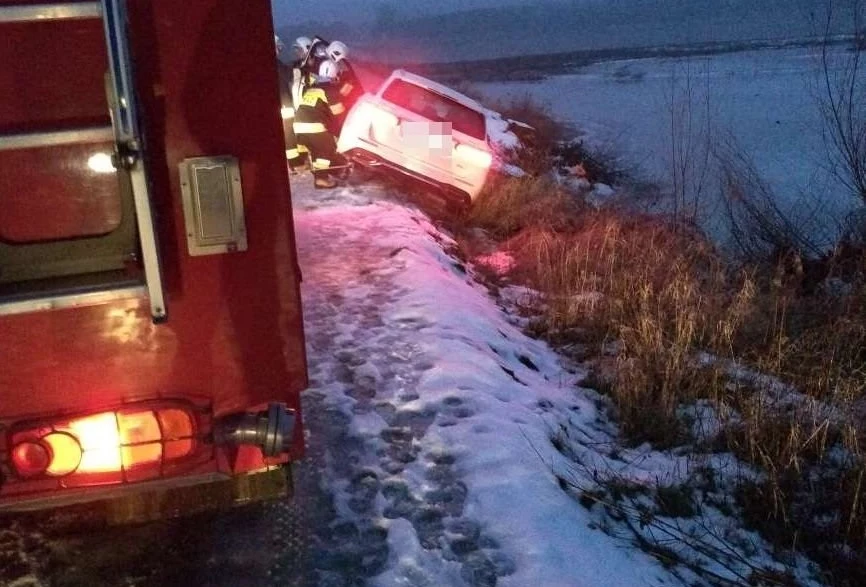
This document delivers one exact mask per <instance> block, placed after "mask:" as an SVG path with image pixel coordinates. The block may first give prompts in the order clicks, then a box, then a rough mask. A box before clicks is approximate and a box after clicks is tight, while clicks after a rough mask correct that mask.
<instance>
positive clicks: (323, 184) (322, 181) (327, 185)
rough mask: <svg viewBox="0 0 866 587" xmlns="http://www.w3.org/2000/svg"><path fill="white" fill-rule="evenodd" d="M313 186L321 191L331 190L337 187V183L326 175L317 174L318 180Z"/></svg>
mask: <svg viewBox="0 0 866 587" xmlns="http://www.w3.org/2000/svg"><path fill="white" fill-rule="evenodd" d="M313 186H315V188H316V189H320V190H329V189H331V188H335V187H337V182H336V181H334V178H333V177H331V176H330V175H328V174H326V173H318V174H316V179H315V181H314V182H313Z"/></svg>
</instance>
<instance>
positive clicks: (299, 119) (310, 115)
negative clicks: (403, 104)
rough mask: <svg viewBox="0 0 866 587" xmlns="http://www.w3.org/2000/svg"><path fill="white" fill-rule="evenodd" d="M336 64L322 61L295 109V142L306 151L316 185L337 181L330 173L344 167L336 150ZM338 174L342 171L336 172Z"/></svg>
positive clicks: (338, 107)
mask: <svg viewBox="0 0 866 587" xmlns="http://www.w3.org/2000/svg"><path fill="white" fill-rule="evenodd" d="M336 76H337V64H336V63H334V62H333V61H330V60H326V61H323V62H322V64H321V66H320V67H319V71H318V73H317V74H316V75H314V76H311V79H312V83H311V84H310V85H309V86H307V87H306V88H304V92H303V95H302V97H301V101H300V104H298V108H297V110H296V111H295V124H294V131H295V135H297V137H298V144H299V145H303V146H304V147H306V148H307V149H308V151H309V155H310V159H311V164H312V170H313V178H314V180H313V184H314V186H315V187H316V188H323V189H324V188H333V187H335V186H336V185H337V182H336V181H335V179H334V177H333V176H332V173H333V172H334V171H335V168H336V170H337V171H338V173H340V172H342V171H343V170H345V169H347V162H346V160H345V158H344V157H343V156H342V155H340V154H339V153H337V141H336V139H335V138H334V137H335V134H336V131H337V117H339V116H342V114H343V113H344V112H345V107H344V106H343V103H342V101H341V100H340V95H339V93H338V92H337V89H336V86H335V84H334V80H335V79H336ZM340 175H342V173H340Z"/></svg>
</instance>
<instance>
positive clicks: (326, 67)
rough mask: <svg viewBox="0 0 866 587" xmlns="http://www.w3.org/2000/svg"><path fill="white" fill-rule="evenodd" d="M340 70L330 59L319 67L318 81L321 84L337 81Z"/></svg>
mask: <svg viewBox="0 0 866 587" xmlns="http://www.w3.org/2000/svg"><path fill="white" fill-rule="evenodd" d="M337 75H338V69H337V64H336V63H335V62H334V61H331V60H330V59H325V60H324V61H322V64H321V65H320V66H319V75H318V79H319V81H320V82H329V81H333V80H335V79H337Z"/></svg>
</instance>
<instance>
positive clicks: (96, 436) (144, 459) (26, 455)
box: [12, 408, 195, 478]
mask: <svg viewBox="0 0 866 587" xmlns="http://www.w3.org/2000/svg"><path fill="white" fill-rule="evenodd" d="M194 435H195V425H194V421H193V418H192V416H191V415H190V414H189V413H188V412H187V411H186V410H183V409H179V408H163V409H159V408H157V409H129V410H118V411H114V412H102V413H99V414H93V415H89V416H84V417H81V418H73V419H69V420H65V421H59V422H52V423H49V424H44V425H41V426H40V427H38V428H32V429H29V430H20V431H16V432H15V433H14V434H13V443H12V464H13V466H14V468H15V471H16V473H17V474H18V475H19V476H20V477H22V478H31V477H34V476H49V477H63V476H66V475H71V474H73V473H74V474H76V475H77V474H82V475H84V474H90V473H112V472H121V471H125V470H130V469H134V468H136V467H139V466H143V465H153V464H159V463H162V462H165V461H171V460H175V459H179V458H182V457H185V456H187V455H190V454H191V453H192V452H193V450H194V448H195V438H194Z"/></svg>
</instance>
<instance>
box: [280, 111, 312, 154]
mask: <svg viewBox="0 0 866 587" xmlns="http://www.w3.org/2000/svg"><path fill="white" fill-rule="evenodd" d="M281 114H282V117H283V138H284V139H285V141H286V159H287V160H288V161H289V165H290V166H291V167H292V169H297V168H298V167H303V165H304V162H305V161H306V154H307V148H306V147H304V146H303V145H299V144H298V137H297V136H296V135H295V129H294V124H295V111H294V110H293V109H292V108H288V107H284V108H283V109H282V111H281Z"/></svg>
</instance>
